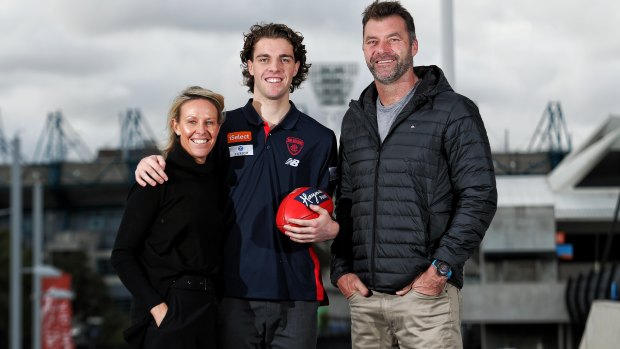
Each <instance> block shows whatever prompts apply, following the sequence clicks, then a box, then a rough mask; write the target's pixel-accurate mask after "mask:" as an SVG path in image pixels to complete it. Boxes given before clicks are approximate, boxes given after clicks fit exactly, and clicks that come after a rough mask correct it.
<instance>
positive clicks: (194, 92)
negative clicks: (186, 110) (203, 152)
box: [163, 86, 226, 157]
mask: <svg viewBox="0 0 620 349" xmlns="http://www.w3.org/2000/svg"><path fill="white" fill-rule="evenodd" d="M195 99H206V100H208V101H209V102H211V103H213V105H214V106H215V108H216V109H217V114H218V118H217V123H218V124H220V125H221V124H223V123H224V120H226V112H225V111H224V96H222V95H221V94H219V93H215V92H213V91H211V90H207V89H206V88H202V87H200V86H190V87H188V88H186V89H185V90H183V91H182V92H181V93H180V94H179V95H178V96H176V97H175V98H174V101H172V105H171V106H170V110H169V111H168V142H167V144H166V147H165V148H164V150H163V154H164V157H167V156H168V154H169V153H170V151H171V150H172V148H173V147H174V142H176V139H177V137H178V136H177V135H176V133H175V132H174V125H173V122H174V121H176V122H179V121H180V120H179V117H180V113H181V106H182V105H183V104H185V102H188V101H191V100H195Z"/></svg>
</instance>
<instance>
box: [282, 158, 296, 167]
mask: <svg viewBox="0 0 620 349" xmlns="http://www.w3.org/2000/svg"><path fill="white" fill-rule="evenodd" d="M284 164H285V165H289V166H293V167H297V166H299V160H297V159H293V158H288V160H286V162H285V163H284Z"/></svg>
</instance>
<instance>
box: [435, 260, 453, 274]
mask: <svg viewBox="0 0 620 349" xmlns="http://www.w3.org/2000/svg"><path fill="white" fill-rule="evenodd" d="M433 264H434V265H435V268H437V273H438V274H439V275H441V276H447V277H450V274H452V270H451V268H450V265H448V264H447V263H445V262H442V261H438V260H435V262H434V263H433Z"/></svg>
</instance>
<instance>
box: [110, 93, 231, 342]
mask: <svg viewBox="0 0 620 349" xmlns="http://www.w3.org/2000/svg"><path fill="white" fill-rule="evenodd" d="M224 116H225V115H224V97H222V96H221V95H219V94H217V93H214V92H212V91H209V90H207V89H204V88H201V87H199V86H193V87H189V88H187V89H186V90H184V91H183V92H182V93H181V94H180V95H179V96H177V97H176V98H175V100H174V102H173V103H172V106H171V107H170V111H169V112H168V133H169V141H168V144H167V146H166V148H165V149H164V156H166V173H167V174H168V181H167V182H166V183H165V185H158V186H156V187H146V188H143V187H141V186H139V185H134V186H133V188H132V189H131V191H130V192H129V196H128V199H127V206H126V208H125V213H124V215H123V219H122V221H121V224H120V227H119V230H118V235H117V237H116V241H115V243H114V249H113V250H112V258H111V261H112V265H113V266H114V268H115V269H116V271H117V273H118V276H119V278H120V279H121V281H122V282H123V284H124V285H125V286H126V287H127V289H128V290H129V291H130V292H131V294H132V295H133V297H134V306H133V308H132V321H133V323H134V326H133V327H132V328H130V329H129V330H127V331H126V332H125V338H126V340H127V341H128V342H129V343H130V344H131V345H132V346H133V347H134V348H214V347H215V316H216V304H215V303H216V302H215V290H214V286H213V282H212V281H211V278H212V276H214V275H215V274H216V273H217V272H218V268H219V260H220V254H219V253H220V250H221V242H222V240H223V228H222V216H221V213H220V210H219V208H218V185H217V180H216V174H215V171H214V165H213V161H212V160H211V158H209V157H208V155H209V153H210V152H211V150H212V149H213V146H214V143H215V141H216V139H217V134H218V132H219V130H220V126H221V124H222V123H223V122H224Z"/></svg>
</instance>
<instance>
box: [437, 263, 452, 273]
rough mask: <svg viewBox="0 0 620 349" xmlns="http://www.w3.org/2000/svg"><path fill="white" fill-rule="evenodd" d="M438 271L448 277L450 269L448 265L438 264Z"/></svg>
mask: <svg viewBox="0 0 620 349" xmlns="http://www.w3.org/2000/svg"><path fill="white" fill-rule="evenodd" d="M437 270H438V271H439V273H440V274H441V275H448V273H449V272H450V267H449V266H448V265H447V264H446V263H437Z"/></svg>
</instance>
